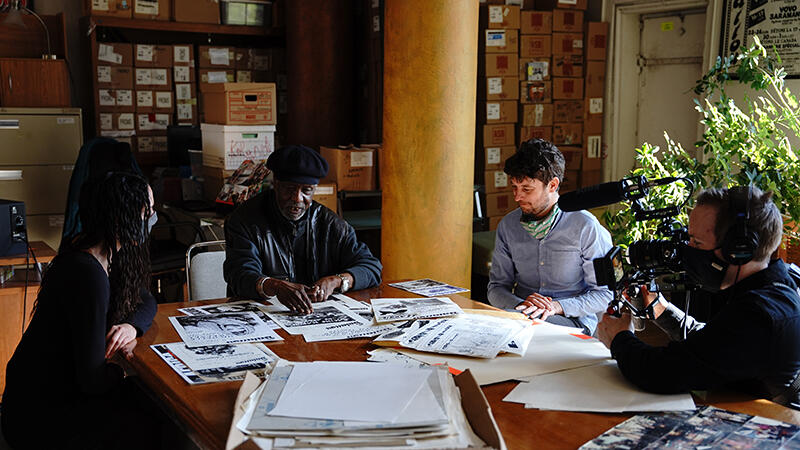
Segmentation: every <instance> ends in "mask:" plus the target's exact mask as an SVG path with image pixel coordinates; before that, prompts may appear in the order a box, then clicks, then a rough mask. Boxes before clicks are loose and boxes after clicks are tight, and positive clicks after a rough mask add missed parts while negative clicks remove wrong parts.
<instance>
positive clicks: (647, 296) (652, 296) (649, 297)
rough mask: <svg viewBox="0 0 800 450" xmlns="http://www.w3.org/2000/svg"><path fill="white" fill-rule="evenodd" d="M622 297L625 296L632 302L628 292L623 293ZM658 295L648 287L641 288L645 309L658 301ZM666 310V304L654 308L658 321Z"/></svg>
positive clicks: (659, 303)
mask: <svg viewBox="0 0 800 450" xmlns="http://www.w3.org/2000/svg"><path fill="white" fill-rule="evenodd" d="M622 295H624V296H625V298H626V299H627V300H628V301H631V299H630V297H628V293H627V292H625V291H623V292H622ZM658 295H659V294H656V293H653V292H650V291H649V290H648V289H647V286H645V285H642V286H639V296H641V297H642V300H643V304H644V307H645V308H647V307H648V306H650V304H651V303H653V302H654V301H656V299H657V298H658ZM664 309H666V308H665V307H664V304H663V303H662V302H658V303H656V304H655V305H654V306H653V315H654V316H655V318H656V319H658V316H660V315H661V313H662V312H664Z"/></svg>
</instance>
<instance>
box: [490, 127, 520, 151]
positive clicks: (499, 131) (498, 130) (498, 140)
mask: <svg viewBox="0 0 800 450" xmlns="http://www.w3.org/2000/svg"><path fill="white" fill-rule="evenodd" d="M509 145H511V146H513V145H515V144H514V124H499V125H484V126H483V146H484V147H504V146H509Z"/></svg>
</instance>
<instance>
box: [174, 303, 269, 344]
mask: <svg viewBox="0 0 800 450" xmlns="http://www.w3.org/2000/svg"><path fill="white" fill-rule="evenodd" d="M169 321H170V322H171V323H172V326H173V327H175V330H176V331H177V332H178V334H179V335H180V337H181V339H182V340H183V342H185V343H186V345H187V346H188V347H203V346H209V345H223V344H242V343H246V342H273V341H282V340H283V338H282V337H280V336H278V335H277V334H276V333H275V331H274V330H273V329H272V328H271V327H270V326H269V325H268V324H267V323H266V322H264V320H263V319H261V318H260V317H259V316H258V315H257V314H256V313H254V312H252V311H243V312H224V313H217V314H205V315H197V316H172V317H170V318H169Z"/></svg>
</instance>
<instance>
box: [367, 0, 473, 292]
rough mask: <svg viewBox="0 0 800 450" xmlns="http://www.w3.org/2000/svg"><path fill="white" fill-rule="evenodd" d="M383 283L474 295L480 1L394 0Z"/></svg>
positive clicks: (388, 30) (388, 37) (387, 48)
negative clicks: (408, 282)
mask: <svg viewBox="0 0 800 450" xmlns="http://www.w3.org/2000/svg"><path fill="white" fill-rule="evenodd" d="M385 5H386V6H385V20H386V24H385V28H384V30H385V31H384V61H385V62H384V81H383V83H384V94H383V95H384V97H383V147H384V148H383V150H382V153H381V155H380V165H381V167H380V169H381V189H382V190H383V205H382V217H381V227H382V230H381V261H382V262H383V279H384V280H397V279H404V278H412V279H415V278H433V279H436V280H439V281H444V282H447V283H451V284H455V285H458V286H462V287H467V288H469V285H470V273H471V261H472V211H473V195H472V185H473V170H474V159H475V95H476V94H475V91H476V89H475V86H476V84H477V64H478V63H477V58H478V0H387V1H386V4H385Z"/></svg>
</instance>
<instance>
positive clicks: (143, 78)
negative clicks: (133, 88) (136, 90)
mask: <svg viewBox="0 0 800 450" xmlns="http://www.w3.org/2000/svg"><path fill="white" fill-rule="evenodd" d="M136 84H137V85H139V84H141V85H151V84H153V71H152V70H151V69H136Z"/></svg>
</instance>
